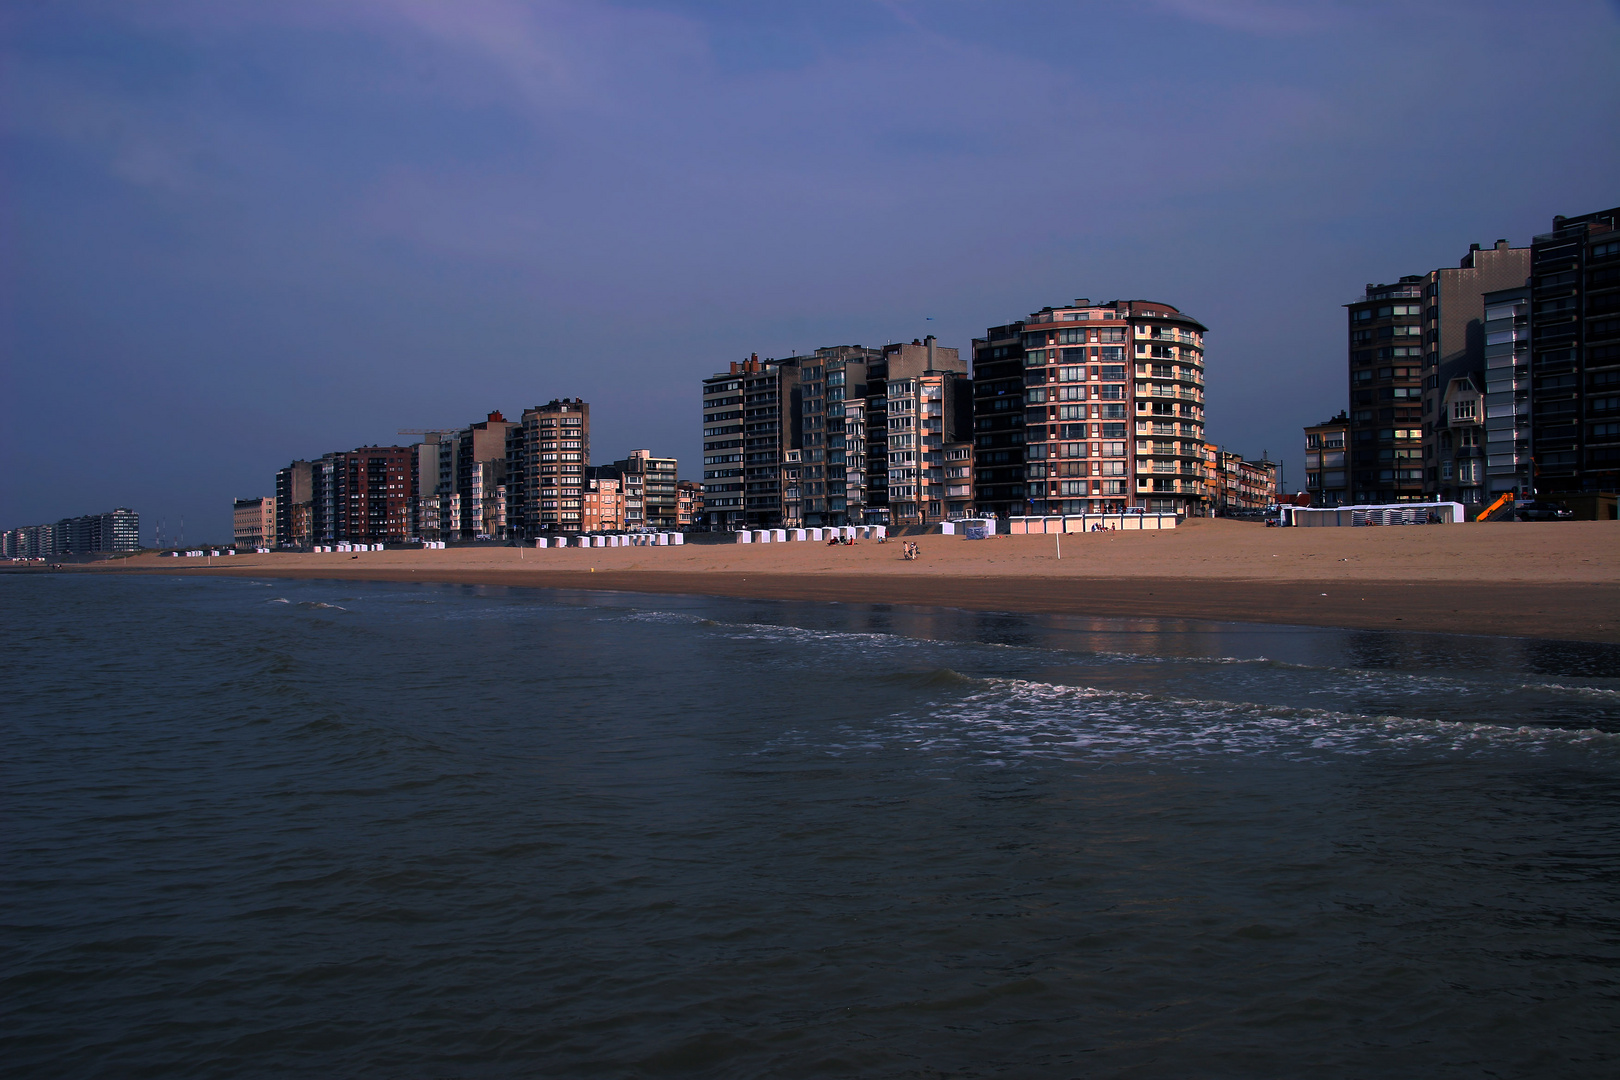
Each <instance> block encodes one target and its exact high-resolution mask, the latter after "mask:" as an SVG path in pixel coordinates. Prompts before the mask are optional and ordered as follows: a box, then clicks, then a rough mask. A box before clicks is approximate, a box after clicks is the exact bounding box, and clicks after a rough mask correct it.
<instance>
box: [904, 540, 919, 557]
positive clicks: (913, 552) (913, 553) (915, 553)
mask: <svg viewBox="0 0 1620 1080" xmlns="http://www.w3.org/2000/svg"><path fill="white" fill-rule="evenodd" d="M920 558H922V545H920V544H915V543H912V542H911V541H910V540H907V541H906V553H905V560H906V561H907V562H913V561H915V560H917V559H920Z"/></svg>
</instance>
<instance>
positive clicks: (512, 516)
mask: <svg viewBox="0 0 1620 1080" xmlns="http://www.w3.org/2000/svg"><path fill="white" fill-rule="evenodd" d="M590 460H591V407H590V405H589V404H587V403H586V402H585V401H584V400H582V399H580V398H553V399H552V400H551V401H549V402H547V403H546V404H544V405H536V406H535V407H534V408H532V409H525V410H524V411H523V419H522V422H521V424H520V425H519V426H518V427H516V428H515V429H514V430H513V431H511V433H510V436H509V438H508V440H507V452H506V462H507V473H508V476H507V489H506V490H507V497H508V501H507V518H508V520H509V522H510V523H511V525H510V527H511V529H512V531H513V532H514V534H516V535H520V536H523V537H532V536H539V535H540V534H541V533H554V532H581V531H584V527H585V526H584V514H585V482H586V473H587V470H588V468H589V465H590Z"/></svg>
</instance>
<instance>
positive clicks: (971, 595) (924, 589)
mask: <svg viewBox="0 0 1620 1080" xmlns="http://www.w3.org/2000/svg"><path fill="white" fill-rule="evenodd" d="M1062 539H1063V541H1064V557H1063V558H1062V559H1061V560H1059V559H1058V558H1057V557H1056V544H1055V538H1054V537H1050V536H1044V537H1043V536H1030V537H997V538H995V539H993V540H981V541H969V540H965V539H963V538H960V537H947V536H937V535H935V536H925V537H921V538H920V542H921V544H922V545H923V554H924V558H923V559H922V560H921V561H919V562H913V563H908V562H905V561H903V560H902V559H901V558H900V553H901V547H900V545H899V544H898V543H890V544H886V545H880V544H873V543H866V544H862V545H858V546H856V547H854V548H827V547H825V546H824V545H818V544H812V543H796V544H763V545H739V544H691V545H685V546H682V547H670V548H584V549H578V548H569V549H563V550H556V549H548V550H544V551H540V550H536V549H533V548H525V549H519V548H502V547H473V548H450V549H446V550H434V551H426V550H396V551H387V552H364V553H360V554H359V556H358V557H356V556H354V555H350V554H348V553H342V552H338V553H323V554H292V553H276V554H271V555H257V556H255V555H236V556H230V557H229V558H228V559H226V558H221V559H215V560H213V565H212V566H199V565H196V563H197V560H185V559H169V558H158V557H156V556H151V555H146V556H137V557H134V558H128V559H121V560H114V561H111V562H107V563H98V564H88V565H80V566H72V567H64V569H63V570H62V571H61V572H67V573H158V574H173V575H177V576H189V575H193V574H202V575H224V576H232V577H263V578H278V577H280V578H305V579H321V578H326V579H332V580H344V581H386V582H412V581H421V582H433V583H437V584H459V585H506V586H514V587H520V588H550V589H584V590H601V591H607V592H635V593H644V594H650V595H695V596H724V597H731V598H737V599H758V600H789V601H807V602H820V603H861V604H897V605H905V606H920V607H937V608H957V609H961V610H967V611H982V612H1009V613H1018V614H1042V615H1068V616H1082V617H1083V616H1096V617H1105V618H1154V619H1178V618H1179V619H1197V620H1200V621H1212V622H1231V623H1258V624H1265V625H1296V626H1316V627H1333V628H1341V629H1350V630H1385V631H1388V630H1393V631H1403V630H1404V631H1417V632H1428V633H1457V634H1483V635H1489V636H1504V637H1522V638H1533V639H1544V640H1556V641H1590V642H1607V643H1620V527H1616V526H1615V524H1614V523H1611V522H1548V523H1544V524H1543V523H1512V524H1498V525H1490V524H1486V525H1446V526H1412V527H1405V528H1399V529H1397V528H1367V529H1266V528H1264V527H1263V526H1259V525H1254V524H1251V523H1247V522H1229V521H1194V522H1190V523H1188V524H1187V525H1184V526H1183V527H1182V528H1179V529H1176V530H1172V531H1166V532H1145V533H1111V534H1071V535H1068V536H1064V537H1063V538H1062ZM222 564H223V565H222ZM23 572H39V571H33V570H30V571H23Z"/></svg>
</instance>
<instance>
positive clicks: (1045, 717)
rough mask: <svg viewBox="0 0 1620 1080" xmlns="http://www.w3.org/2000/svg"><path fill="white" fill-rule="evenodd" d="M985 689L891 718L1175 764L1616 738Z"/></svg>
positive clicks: (975, 742)
mask: <svg viewBox="0 0 1620 1080" xmlns="http://www.w3.org/2000/svg"><path fill="white" fill-rule="evenodd" d="M987 682H988V685H987V687H986V688H985V689H983V690H979V691H977V692H974V693H971V694H966V695H963V696H962V697H960V698H958V699H955V700H953V701H947V702H935V703H931V705H930V707H929V708H928V709H927V711H926V712H924V713H918V712H910V713H907V714H901V715H897V716H895V717H893V718H892V720H893V721H894V722H896V723H898V724H899V725H900V726H901V727H902V729H903V730H904V731H905V732H906V738H907V739H908V741H912V742H914V745H915V748H916V749H919V750H925V751H926V750H945V749H953V750H957V751H967V752H972V753H977V754H980V755H982V756H986V757H997V756H1019V755H1030V756H1047V757H1051V756H1062V757H1073V756H1077V755H1086V756H1094V757H1096V756H1101V757H1107V756H1121V755H1129V756H1159V757H1171V758H1177V759H1183V760H1192V759H1198V758H1208V757H1211V756H1218V755H1255V754H1262V755H1267V756H1276V757H1281V758H1286V759H1300V760H1305V759H1321V758H1324V757H1340V756H1363V755H1370V754H1375V753H1388V752H1390V751H1400V750H1420V749H1421V750H1425V751H1430V752H1433V751H1443V752H1447V753H1460V754H1482V753H1487V752H1496V751H1500V750H1507V749H1511V750H1513V751H1515V752H1517V753H1521V754H1522V753H1544V752H1547V751H1551V750H1555V749H1560V748H1567V749H1581V750H1586V751H1596V752H1598V753H1599V754H1601V755H1602V756H1604V757H1606V758H1609V759H1611V760H1616V761H1620V735H1617V734H1610V733H1606V732H1602V731H1598V730H1595V729H1580V730H1569V729H1559V728H1545V727H1524V726H1520V727H1507V726H1502V725H1496V724H1487V723H1471V722H1463V721H1447V720H1428V719H1421V718H1415V717H1406V716H1397V715H1381V716H1371V715H1364V714H1357V713H1349V712H1342V711H1335V710H1328V709H1309V708H1299V707H1284V706H1272V705H1260V704H1255V703H1251V702H1238V701H1221V700H1202V699H1187V698H1170V697H1162V696H1158V695H1154V694H1149V693H1138V692H1131V691H1121V690H1103V689H1098V688H1095V687H1083V686H1063V685H1058V684H1053V683H1038V682H1029V681H1024V680H1014V679H1004V680H997V679H991V680H987Z"/></svg>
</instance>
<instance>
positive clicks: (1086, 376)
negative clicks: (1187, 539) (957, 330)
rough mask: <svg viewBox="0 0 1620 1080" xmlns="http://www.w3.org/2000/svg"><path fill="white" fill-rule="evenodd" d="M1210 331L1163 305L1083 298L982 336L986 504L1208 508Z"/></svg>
mask: <svg viewBox="0 0 1620 1080" xmlns="http://www.w3.org/2000/svg"><path fill="white" fill-rule="evenodd" d="M1206 332H1207V328H1206V327H1204V326H1203V324H1201V323H1199V322H1198V321H1196V320H1195V319H1192V318H1190V317H1189V316H1187V315H1185V314H1183V313H1182V312H1181V311H1179V310H1178V309H1176V308H1174V307H1172V306H1171V305H1169V304H1165V303H1162V302H1158V301H1150V300H1114V301H1110V302H1109V303H1106V304H1093V303H1092V302H1091V301H1090V300H1087V299H1080V300H1076V301H1075V302H1074V303H1073V304H1071V305H1067V306H1064V307H1047V308H1043V309H1041V310H1040V311H1038V312H1035V313H1034V314H1032V315H1031V316H1030V317H1029V318H1028V319H1026V320H1024V321H1023V322H1021V323H1013V324H1009V325H1007V326H1001V327H992V328H991V329H990V330H989V331H988V332H987V333H986V335H985V337H984V338H982V339H976V340H975V342H974V360H975V375H976V380H975V381H976V383H977V385H978V390H977V391H976V393H977V397H976V403H975V404H976V413H977V415H976V416H975V418H974V425H975V430H974V449H975V454H976V459H977V460H976V463H975V472H976V479H975V483H976V501H977V504H978V507H979V509H980V510H991V511H994V512H996V513H998V514H1078V513H1086V512H1091V513H1099V512H1107V511H1117V510H1123V509H1125V508H1127V507H1138V508H1142V509H1146V510H1159V511H1176V512H1179V513H1192V514H1198V513H1203V512H1204V511H1205V509H1206V507H1207V505H1208V498H1207V493H1206V490H1205V483H1206V471H1205V467H1204V334H1205V333H1206ZM1015 336H1016V341H1015V340H1014V338H1015ZM1015 360H1016V361H1021V364H1022V379H1021V382H1022V385H1021V386H1015V385H1014V377H1013V362H1014V361H1015ZM1015 395H1016V396H1015ZM1019 398H1021V399H1022V400H1021V402H1020V401H1019V400H1018V399H1019ZM1003 403H1005V404H1003ZM1020 404H1021V406H1022V409H1021V413H1022V415H1021V416H1019V415H1018V414H1019V412H1020V409H1019V406H1020ZM1020 428H1021V430H1020ZM1015 477H1016V478H1017V479H1015ZM1020 487H1022V489H1023V490H1022V493H1021V495H1020V494H1019V493H1018V489H1019V488H1020Z"/></svg>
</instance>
